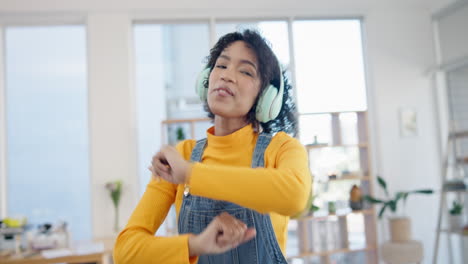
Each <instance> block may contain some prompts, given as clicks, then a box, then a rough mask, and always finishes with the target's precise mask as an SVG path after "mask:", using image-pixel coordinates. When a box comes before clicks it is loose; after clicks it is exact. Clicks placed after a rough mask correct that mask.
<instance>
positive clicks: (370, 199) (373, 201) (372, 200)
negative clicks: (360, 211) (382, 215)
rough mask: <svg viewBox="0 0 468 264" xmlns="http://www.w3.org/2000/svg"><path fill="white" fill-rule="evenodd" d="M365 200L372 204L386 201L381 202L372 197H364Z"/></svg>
mask: <svg viewBox="0 0 468 264" xmlns="http://www.w3.org/2000/svg"><path fill="white" fill-rule="evenodd" d="M364 200H366V201H368V202H370V203H384V201H382V200H379V199H376V198H374V197H372V196H370V195H365V196H364Z"/></svg>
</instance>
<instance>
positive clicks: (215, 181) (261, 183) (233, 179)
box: [190, 133, 311, 216]
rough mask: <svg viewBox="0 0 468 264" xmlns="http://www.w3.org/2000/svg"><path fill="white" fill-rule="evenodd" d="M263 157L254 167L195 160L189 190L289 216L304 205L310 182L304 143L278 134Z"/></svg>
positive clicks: (193, 192) (263, 211)
mask: <svg viewBox="0 0 468 264" xmlns="http://www.w3.org/2000/svg"><path fill="white" fill-rule="evenodd" d="M246 154H247V153H246ZM225 155H226V156H229V155H231V154H229V153H226V154H225ZM234 155H236V154H234ZM225 158H226V159H229V157H225ZM265 160H266V164H265V168H255V169H252V168H249V167H239V166H233V165H214V164H202V163H195V164H194V166H193V167H192V172H191V176H190V192H191V193H192V194H193V195H198V196H204V197H208V198H211V199H217V200H226V201H229V202H233V203H236V204H239V205H241V206H244V207H247V208H251V209H254V210H256V211H258V212H261V213H270V212H275V213H278V214H281V215H286V216H291V215H294V214H296V213H297V212H299V211H301V210H302V209H304V207H305V204H306V202H307V198H308V196H309V191H310V186H311V176H310V173H309V169H308V167H307V165H308V164H307V154H306V151H305V149H304V147H303V146H302V145H301V144H300V143H299V142H298V141H297V140H295V139H293V138H290V137H289V136H287V135H286V134H284V133H283V134H282V135H281V134H278V135H277V136H276V137H275V140H274V141H272V143H271V145H270V146H269V147H268V148H267V150H266V153H265Z"/></svg>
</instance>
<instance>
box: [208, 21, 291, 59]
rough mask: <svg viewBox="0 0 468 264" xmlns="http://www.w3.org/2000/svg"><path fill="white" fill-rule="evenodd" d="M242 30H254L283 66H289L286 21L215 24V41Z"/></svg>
mask: <svg viewBox="0 0 468 264" xmlns="http://www.w3.org/2000/svg"><path fill="white" fill-rule="evenodd" d="M243 29H256V30H258V31H259V32H260V33H261V34H262V36H263V37H265V38H266V39H267V40H268V41H269V42H270V44H271V48H272V49H273V52H274V53H275V55H276V56H278V59H279V60H280V62H281V63H282V64H283V66H285V67H288V66H289V41H288V24H287V22H286V21H258V22H244V23H234V22H230V23H218V24H216V35H217V39H219V38H220V37H222V36H223V35H225V34H227V33H230V32H234V31H236V30H241V31H242V30H243Z"/></svg>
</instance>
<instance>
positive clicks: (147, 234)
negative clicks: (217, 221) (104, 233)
mask: <svg viewBox="0 0 468 264" xmlns="http://www.w3.org/2000/svg"><path fill="white" fill-rule="evenodd" d="M176 187H177V186H176V185H173V184H171V183H168V182H166V181H160V182H158V181H155V180H152V181H151V182H150V183H149V184H148V187H147V189H146V191H145V193H144V195H143V197H142V199H141V200H140V202H139V204H138V206H137V207H136V209H135V211H134V212H133V214H132V216H131V217H130V220H129V222H128V224H127V226H126V227H125V229H124V230H123V231H122V232H121V233H120V234H119V236H118V238H117V241H116V244H115V247H114V262H115V263H116V264H120V263H125V264H133V263H134V264H141V263H145V264H146V263H148V264H150V263H155V264H156V263H174V264H178V263H181V264H182V263H196V258H189V252H188V235H181V236H174V237H155V236H154V233H155V232H156V230H157V229H158V228H159V226H160V225H161V224H162V222H163V221H164V219H165V218H166V216H167V213H168V212H169V209H170V206H171V205H172V203H173V202H174V200H175V195H176Z"/></svg>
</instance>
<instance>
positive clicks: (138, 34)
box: [134, 24, 210, 235]
mask: <svg viewBox="0 0 468 264" xmlns="http://www.w3.org/2000/svg"><path fill="white" fill-rule="evenodd" d="M134 36H135V38H134V42H135V65H136V84H137V99H136V100H137V103H136V105H137V120H138V128H137V129H138V157H139V158H138V171H139V178H140V192H141V194H143V192H144V191H145V189H146V185H147V184H148V182H149V180H150V175H151V174H150V172H149V171H148V169H147V168H148V165H149V164H150V162H151V158H152V156H153V155H154V154H155V153H156V152H157V151H158V150H159V149H160V148H161V145H162V144H165V143H175V138H176V133H177V128H179V127H181V128H182V129H183V130H184V131H183V134H184V135H185V136H186V138H188V137H190V134H191V133H190V126H188V125H187V126H185V125H183V124H182V125H181V126H170V127H169V128H170V130H168V131H165V132H164V133H162V131H161V122H162V121H163V120H166V119H187V118H199V117H205V116H206V114H205V112H204V110H203V105H202V104H201V102H200V99H199V98H198V95H197V94H196V93H195V81H196V78H197V76H198V74H199V73H200V71H201V70H202V67H203V66H204V63H205V58H206V56H207V55H208V53H209V27H208V24H136V25H135V26H134ZM208 126H210V124H209V123H208V125H207V126H206V127H203V128H202V129H201V133H200V134H201V135H199V133H196V136H197V137H200V138H201V137H205V131H206V129H207V127H208ZM164 128H165V129H166V127H164ZM175 231H176V230H175V212H174V209H172V210H171V211H170V213H169V215H168V217H167V218H166V221H165V222H164V224H163V226H162V227H161V228H160V229H159V230H158V232H157V235H170V234H172V233H174V232H175Z"/></svg>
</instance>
